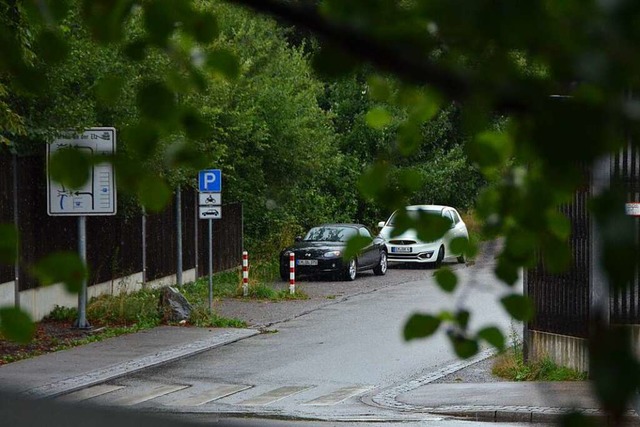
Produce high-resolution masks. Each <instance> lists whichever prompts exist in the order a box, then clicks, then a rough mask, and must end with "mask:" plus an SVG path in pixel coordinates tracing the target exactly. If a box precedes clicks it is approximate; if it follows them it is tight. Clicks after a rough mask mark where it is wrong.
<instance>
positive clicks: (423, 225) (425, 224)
mask: <svg viewBox="0 0 640 427" xmlns="http://www.w3.org/2000/svg"><path fill="white" fill-rule="evenodd" d="M450 228H451V220H449V219H448V218H445V217H443V216H442V215H439V214H433V213H429V212H424V211H419V213H418V219H417V221H416V222H415V229H416V231H417V232H418V238H419V239H420V240H422V241H423V242H433V241H434V240H437V239H439V238H441V237H442V236H444V233H446V232H447V230H449V229H450Z"/></svg>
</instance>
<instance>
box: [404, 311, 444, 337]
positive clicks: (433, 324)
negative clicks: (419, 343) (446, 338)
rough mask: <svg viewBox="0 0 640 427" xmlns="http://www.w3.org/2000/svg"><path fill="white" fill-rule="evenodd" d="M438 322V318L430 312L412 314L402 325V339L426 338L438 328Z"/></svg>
mask: <svg viewBox="0 0 640 427" xmlns="http://www.w3.org/2000/svg"><path fill="white" fill-rule="evenodd" d="M440 323H441V321H440V319H438V318H437V317H435V316H432V315H430V314H418V313H416V314H413V315H412V316H411V317H410V318H409V320H407V323H406V324H405V325H404V339H405V340H406V341H411V340H414V339H417V338H427V337H429V336H431V335H433V334H434V333H435V332H436V331H437V330H438V328H439V327H440Z"/></svg>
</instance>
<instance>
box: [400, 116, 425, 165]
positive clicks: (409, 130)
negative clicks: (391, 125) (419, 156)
mask: <svg viewBox="0 0 640 427" xmlns="http://www.w3.org/2000/svg"><path fill="white" fill-rule="evenodd" d="M421 143H422V132H421V128H420V124H419V123H416V122H411V121H407V122H404V123H402V124H401V125H400V127H399V129H398V151H400V154H402V155H403V156H410V155H412V154H414V153H415V152H416V151H417V150H418V148H420V144H421Z"/></svg>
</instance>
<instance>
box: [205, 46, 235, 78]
mask: <svg viewBox="0 0 640 427" xmlns="http://www.w3.org/2000/svg"><path fill="white" fill-rule="evenodd" d="M207 68H208V69H209V70H211V72H212V73H213V74H214V75H216V76H220V77H223V78H225V79H227V80H235V79H237V78H238V76H240V62H239V61H238V57H237V56H236V55H235V54H234V53H233V52H232V51H230V50H229V49H216V50H213V51H211V52H209V53H208V55H207Z"/></svg>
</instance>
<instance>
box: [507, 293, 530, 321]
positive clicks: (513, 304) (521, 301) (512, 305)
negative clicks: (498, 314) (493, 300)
mask: <svg viewBox="0 0 640 427" xmlns="http://www.w3.org/2000/svg"><path fill="white" fill-rule="evenodd" d="M500 302H501V303H502V306H503V307H504V308H505V310H507V312H508V313H509V314H510V315H511V317H513V318H514V319H516V320H519V321H521V322H526V321H529V320H531V319H532V318H533V313H534V309H533V303H532V302H531V300H530V299H529V298H528V297H526V296H524V295H518V294H511V295H507V296H506V297H503V298H501V299H500Z"/></svg>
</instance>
